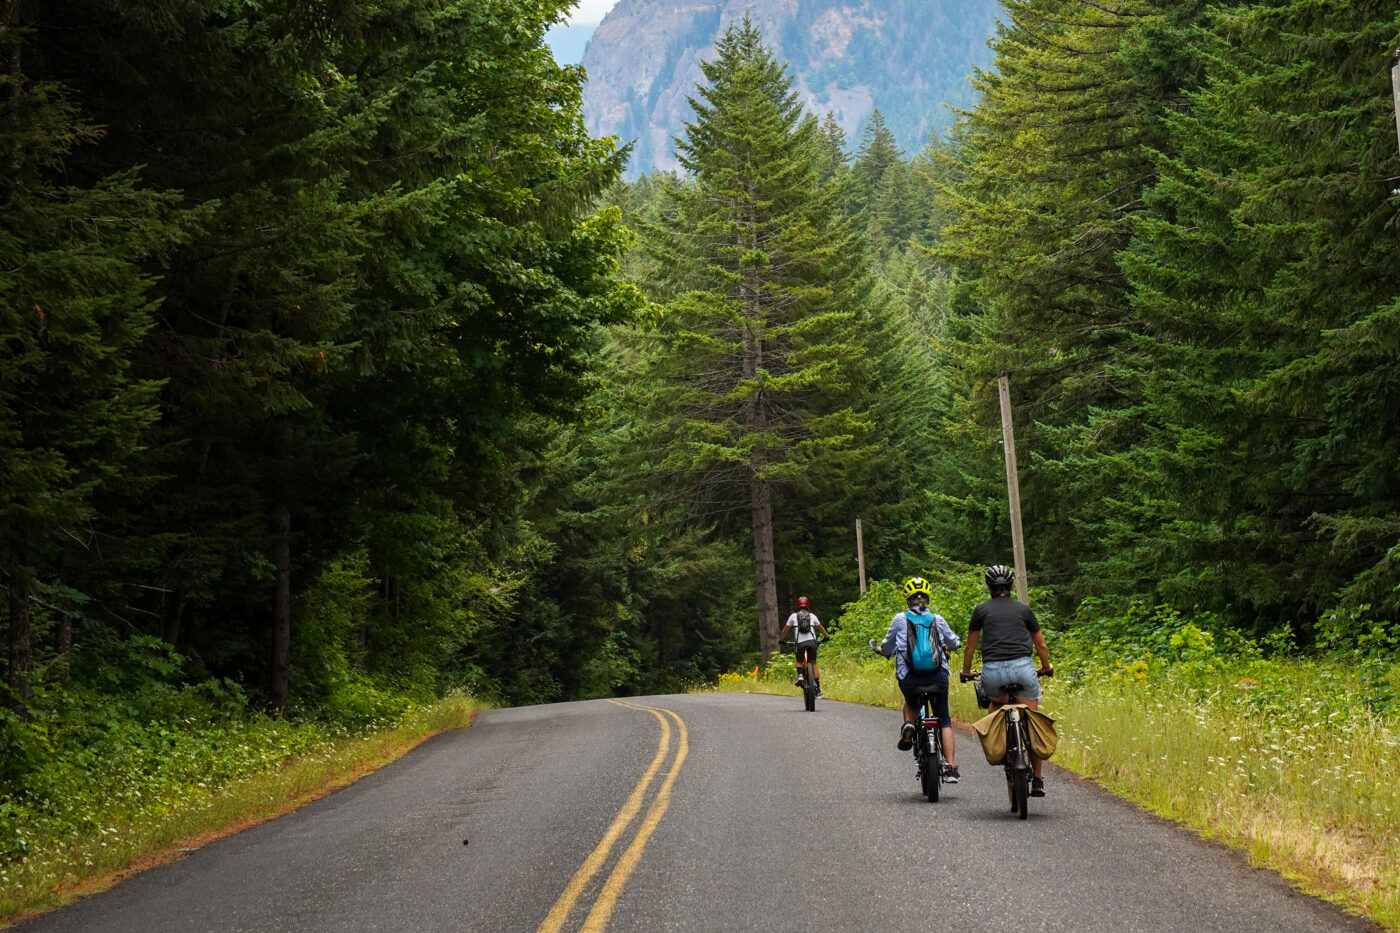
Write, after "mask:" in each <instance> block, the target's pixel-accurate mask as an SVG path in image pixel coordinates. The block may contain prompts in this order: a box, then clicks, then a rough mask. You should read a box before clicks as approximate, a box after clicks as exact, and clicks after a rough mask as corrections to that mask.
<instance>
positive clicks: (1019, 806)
mask: <svg viewBox="0 0 1400 933" xmlns="http://www.w3.org/2000/svg"><path fill="white" fill-rule="evenodd" d="M1011 788H1012V789H1011V809H1012V810H1013V811H1014V812H1015V813H1016V815H1017V816H1018V817H1020V818H1021V819H1023V820H1024V819H1025V818H1026V817H1027V816H1028V815H1029V814H1030V797H1031V776H1030V772H1028V771H1022V770H1021V769H1019V768H1017V769H1016V770H1015V771H1013V772H1012V775H1011Z"/></svg>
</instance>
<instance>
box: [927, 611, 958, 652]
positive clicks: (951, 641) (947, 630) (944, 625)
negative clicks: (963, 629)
mask: <svg viewBox="0 0 1400 933" xmlns="http://www.w3.org/2000/svg"><path fill="white" fill-rule="evenodd" d="M934 618H935V619H936V620H937V621H938V640H939V641H941V642H942V643H943V647H944V648H946V649H947V650H949V651H957V650H958V649H959V648H961V647H962V639H960V638H959V637H958V636H957V634H956V633H955V632H954V631H953V628H952V626H950V625H949V624H948V620H947V619H945V618H943V617H942V616H934Z"/></svg>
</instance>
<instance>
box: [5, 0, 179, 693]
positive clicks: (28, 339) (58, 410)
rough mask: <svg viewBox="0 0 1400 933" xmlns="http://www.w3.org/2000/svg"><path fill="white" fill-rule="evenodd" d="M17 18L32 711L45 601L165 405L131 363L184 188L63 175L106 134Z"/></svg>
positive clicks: (11, 264)
mask: <svg viewBox="0 0 1400 933" xmlns="http://www.w3.org/2000/svg"><path fill="white" fill-rule="evenodd" d="M18 13H19V11H18V5H17V4H14V3H9V4H3V5H0V165H4V166H5V171H4V172H0V270H3V271H0V345H3V346H4V352H3V354H0V477H3V478H4V479H3V482H4V486H5V492H4V495H3V496H0V580H3V585H4V587H5V589H6V591H7V597H8V598H7V604H8V606H7V608H8V612H7V616H8V620H9V624H8V631H9V638H8V645H9V665H8V677H7V683H8V685H9V688H10V694H9V702H10V705H12V706H13V707H14V708H15V709H16V710H18V711H19V712H20V713H21V714H24V713H25V711H26V708H27V703H28V701H29V698H30V686H31V673H32V671H33V667H34V663H35V657H36V647H37V646H36V645H35V643H34V642H35V639H34V628H35V627H34V624H33V620H34V606H35V605H36V603H38V602H43V603H45V604H48V605H52V604H53V602H54V601H55V600H54V598H53V597H50V598H48V599H43V600H41V599H40V597H41V595H45V596H47V595H48V594H49V593H51V592H53V588H54V587H56V586H59V585H60V584H62V583H63V581H62V580H61V579H60V578H59V575H58V570H59V563H60V556H61V554H62V553H63V551H64V550H65V549H74V550H79V551H82V550H87V549H92V548H93V547H94V546H95V540H96V538H97V537H98V535H99V531H98V529H99V528H100V527H101V524H102V516H101V515H100V514H99V510H98V508H97V507H96V506H95V504H94V499H95V497H96V496H97V495H98V494H99V493H100V492H101V491H102V490H103V488H104V487H106V486H109V485H112V484H115V483H117V482H120V481H121V476H122V472H123V470H124V469H126V468H129V466H130V464H131V463H132V461H133V460H134V459H135V458H136V457H137V456H138V455H139V452H140V450H141V446H142V442H143V440H144V438H145V431H146V429H147V428H148V426H149V425H150V424H151V422H152V421H153V420H154V419H155V417H156V414H157V410H156V391H157V389H158V385H157V383H155V382H153V381H149V380H142V379H140V378H138V377H137V376H136V375H135V374H134V373H133V372H132V359H133V356H134V354H135V352H136V349H137V346H138V344H139V342H140V341H141V339H142V337H143V336H144V335H145V334H146V332H147V331H148V329H149V328H150V327H151V324H152V319H151V312H152V310H153V309H154V307H155V301H154V299H153V297H152V295H151V286H152V279H151V277H150V275H149V274H146V273H145V272H143V271H142V268H141V263H142V262H143V261H144V260H147V259H148V258H150V257H151V256H153V255H156V254H159V253H160V252H161V251H163V250H164V249H166V248H168V247H169V246H171V245H172V244H173V243H174V242H175V241H176V240H177V239H178V237H179V235H180V228H179V226H178V225H176V224H174V223H172V222H171V221H172V220H174V219H175V217H176V216H177V214H176V212H175V211H174V210H173V207H172V200H173V199H172V197H170V196H169V195H165V194H162V193H159V192H153V191H149V190H145V191H143V190H140V188H139V182H138V177H137V174H136V173H135V172H130V171H129V172H121V173H118V174H116V175H112V176H109V177H105V178H100V179H97V180H95V181H94V182H93V183H92V184H91V185H88V186H79V185H72V184H66V183H65V182H64V172H63V169H64V166H65V163H66V161H67V160H68V159H69V158H70V157H71V154H72V152H73V149H74V147H75V146H78V145H82V144H84V143H88V142H90V141H92V140H95V139H96V138H97V136H98V129H97V128H96V127H94V126H92V125H91V124H90V123H88V122H86V121H84V120H83V119H82V118H81V117H80V116H79V114H78V108H77V107H76V106H75V105H74V104H73V103H72V101H71V100H69V99H68V98H67V97H66V96H65V94H64V91H63V90H62V89H61V88H60V87H58V86H56V85H55V84H54V83H52V82H43V81H34V80H31V79H29V77H28V76H27V75H26V74H25V72H24V70H23V69H22V67H21V64H22V62H23V61H24V55H23V52H24V51H25V50H24V47H23V45H22V39H21V33H20V31H19V27H21V26H22V25H28V24H27V23H23V22H22V21H21V20H20V19H19V16H18ZM72 595H73V596H75V597H77V596H80V595H81V594H76V593H74V594H72ZM58 601H66V597H65V598H64V599H59V600H58ZM65 637H66V636H65V635H62V634H61V635H60V642H62V641H63V640H64V639H65Z"/></svg>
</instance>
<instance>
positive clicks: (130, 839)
mask: <svg viewBox="0 0 1400 933" xmlns="http://www.w3.org/2000/svg"><path fill="white" fill-rule="evenodd" d="M482 706H483V704H481V703H479V702H477V701H476V700H474V699H472V698H470V697H467V696H463V695H452V696H449V697H447V698H445V699H443V700H441V701H438V702H436V703H433V704H431V705H428V706H423V707H419V708H416V709H413V710H410V711H408V712H407V713H406V714H405V715H404V716H403V717H402V719H401V720H400V721H399V722H398V723H396V724H393V725H388V724H382V725H380V726H379V727H377V728H375V727H372V728H370V729H369V730H368V731H364V732H360V733H358V734H350V733H347V732H346V731H345V730H344V729H343V728H336V727H332V726H327V725H326V724H324V723H309V722H307V723H289V722H285V721H278V720H262V721H260V722H257V723H248V724H245V725H246V726H247V732H245V733H244V734H241V735H240V734H238V733H237V732H236V731H232V730H225V732H224V733H223V735H222V736H221V738H222V739H223V740H224V741H225V742H227V743H232V747H233V748H237V749H238V750H239V752H240V753H241V757H242V759H243V760H245V761H246V760H249V759H250V753H249V752H250V749H253V748H257V749H262V750H270V752H271V754H266V753H263V754H256V753H255V754H254V755H253V756H252V757H254V758H260V760H261V767H260V768H258V769H256V770H252V771H251V772H246V771H245V772H244V773H236V776H232V777H230V778H228V779H226V780H220V779H219V777H218V775H219V772H220V768H219V767H218V766H217V763H216V762H204V766H203V768H202V770H201V769H200V766H201V762H200V761H199V759H200V758H201V757H203V756H205V755H207V754H208V753H209V752H210V751H211V749H210V747H209V745H210V743H209V742H208V736H207V734H206V735H204V736H194V735H192V736H191V737H190V742H191V743H200V747H199V748H198V749H197V753H195V754H184V755H182V754H181V752H182V751H185V750H184V749H180V748H179V747H175V748H172V751H171V755H170V756H169V759H168V762H169V765H168V767H167V768H166V771H167V773H164V774H162V773H160V771H159V769H158V770H157V771H156V772H153V773H149V774H147V773H142V772H140V771H122V772H121V773H108V774H106V775H99V776H97V778H96V779H95V780H94V781H93V782H92V785H91V786H93V787H98V788H102V787H109V786H111V785H113V784H116V783H120V784H121V785H122V789H123V792H122V793H121V794H119V795H117V794H107V795H102V799H73V800H70V801H68V805H70V806H72V807H74V808H82V809H84V812H83V819H82V820H81V823H82V825H84V826H93V827H95V829H93V830H91V831H84V832H79V831H75V830H74V829H73V828H72V827H73V825H74V823H73V822H71V821H62V820H59V821H45V822H38V821H35V822H32V823H30V824H28V825H25V827H24V829H25V831H26V833H28V835H29V837H30V838H29V839H28V840H27V842H28V844H29V849H30V851H29V852H28V854H27V855H25V856H24V857H23V858H20V859H17V860H13V861H10V862H8V863H0V925H6V924H9V923H13V922H14V921H16V920H19V919H22V918H23V917H25V916H28V915H30V914H33V913H36V912H39V911H43V910H48V909H52V908H54V907H57V906H60V905H62V904H65V903H68V902H69V901H72V900H74V899H76V898H78V897H81V896H84V895H88V894H93V893H96V892H98V891H101V890H104V889H106V888H108V887H111V886H112V885H113V884H115V883H116V882H118V881H120V880H121V879H122V878H123V877H126V876H127V875H129V874H131V873H133V872H135V871H139V870H142V869H144V868H148V867H151V866H153V865H157V864H161V863H163V862H167V861H171V860H174V859H176V858H179V857H180V856H181V855H182V854H183V853H184V852H187V851H189V850H191V849H194V848H198V847H199V846H202V845H205V844H206V843H208V842H211V841H213V840H215V839H218V838H221V837H223V836H226V835H229V834H232V833H235V832H238V831H240V830H242V829H246V828H248V827H249V826H252V825H255V824H257V823H259V822H262V821H263V820H266V819H270V818H272V817H275V816H278V815H280V814H282V813H286V812H288V811H290V810H293V809H296V808H297V807H299V806H302V805H304V804H306V803H309V802H310V801H312V800H315V799H317V798H318V797H321V796H324V795H325V794H328V793H330V792H332V791H334V790H337V789H339V788H341V787H343V786H345V785H346V784H349V783H351V782H352V781H354V780H356V779H357V778H359V777H362V776H363V775H365V774H368V773H369V772H372V771H374V770H376V769H377V768H380V767H382V766H384V765H386V764H388V763H390V762H392V761H394V760H396V759H398V758H399V757H401V756H402V755H403V754H404V753H405V752H407V751H409V750H410V749H412V748H413V747H414V746H416V745H418V744H419V743H420V742H422V741H423V740H424V739H427V738H428V737H430V736H432V735H435V734H437V733H439V732H443V731H445V730H448V729H455V728H459V727H461V726H465V725H467V724H469V723H470V722H471V718H472V716H473V714H474V713H475V712H476V711H477V710H478V709H480V708H482ZM176 741H178V739H177V740H176ZM215 754H217V752H216V751H215ZM192 766H193V767H192ZM240 770H243V769H242V768H238V769H234V771H235V772H237V771H240ZM95 796H96V795H94V794H83V793H82V792H81V791H76V790H75V794H74V797H75V798H84V797H86V798H92V797H95ZM143 798H144V799H145V800H146V802H144V803H143V802H141V801H143ZM12 806H13V804H12ZM56 825H67V826H68V827H69V829H68V831H66V832H65V831H62V830H57V829H55V826H56Z"/></svg>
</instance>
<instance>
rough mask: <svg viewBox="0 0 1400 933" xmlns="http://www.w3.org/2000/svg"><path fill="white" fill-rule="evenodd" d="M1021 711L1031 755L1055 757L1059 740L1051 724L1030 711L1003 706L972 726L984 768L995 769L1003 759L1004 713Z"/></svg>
mask: <svg viewBox="0 0 1400 933" xmlns="http://www.w3.org/2000/svg"><path fill="white" fill-rule="evenodd" d="M1013 708H1014V709H1019V710H1021V715H1022V716H1023V717H1025V721H1026V724H1027V728H1026V731H1027V733H1028V737H1029V741H1030V746H1031V754H1032V755H1034V756H1035V757H1037V758H1049V757H1050V756H1051V755H1053V754H1055V746H1056V744H1057V743H1058V742H1059V737H1058V736H1057V735H1056V734H1055V720H1054V719H1052V718H1051V717H1049V716H1047V715H1045V714H1044V713H1042V712H1041V711H1040V710H1038V709H1031V708H1030V707H1029V706H1026V705H1024V704H1021V703H1016V704H1014V706H1003V707H1002V708H1001V709H999V710H997V711H996V712H995V713H990V714H988V715H986V716H983V717H982V718H981V719H979V720H977V721H976V722H974V723H973V724H972V728H973V729H976V730H977V737H978V738H979V739H981V740H982V754H983V755H986V756H987V764H989V765H999V764H1001V763H1002V762H1003V761H1004V760H1005V759H1006V711H1007V710H1009V709H1013Z"/></svg>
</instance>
